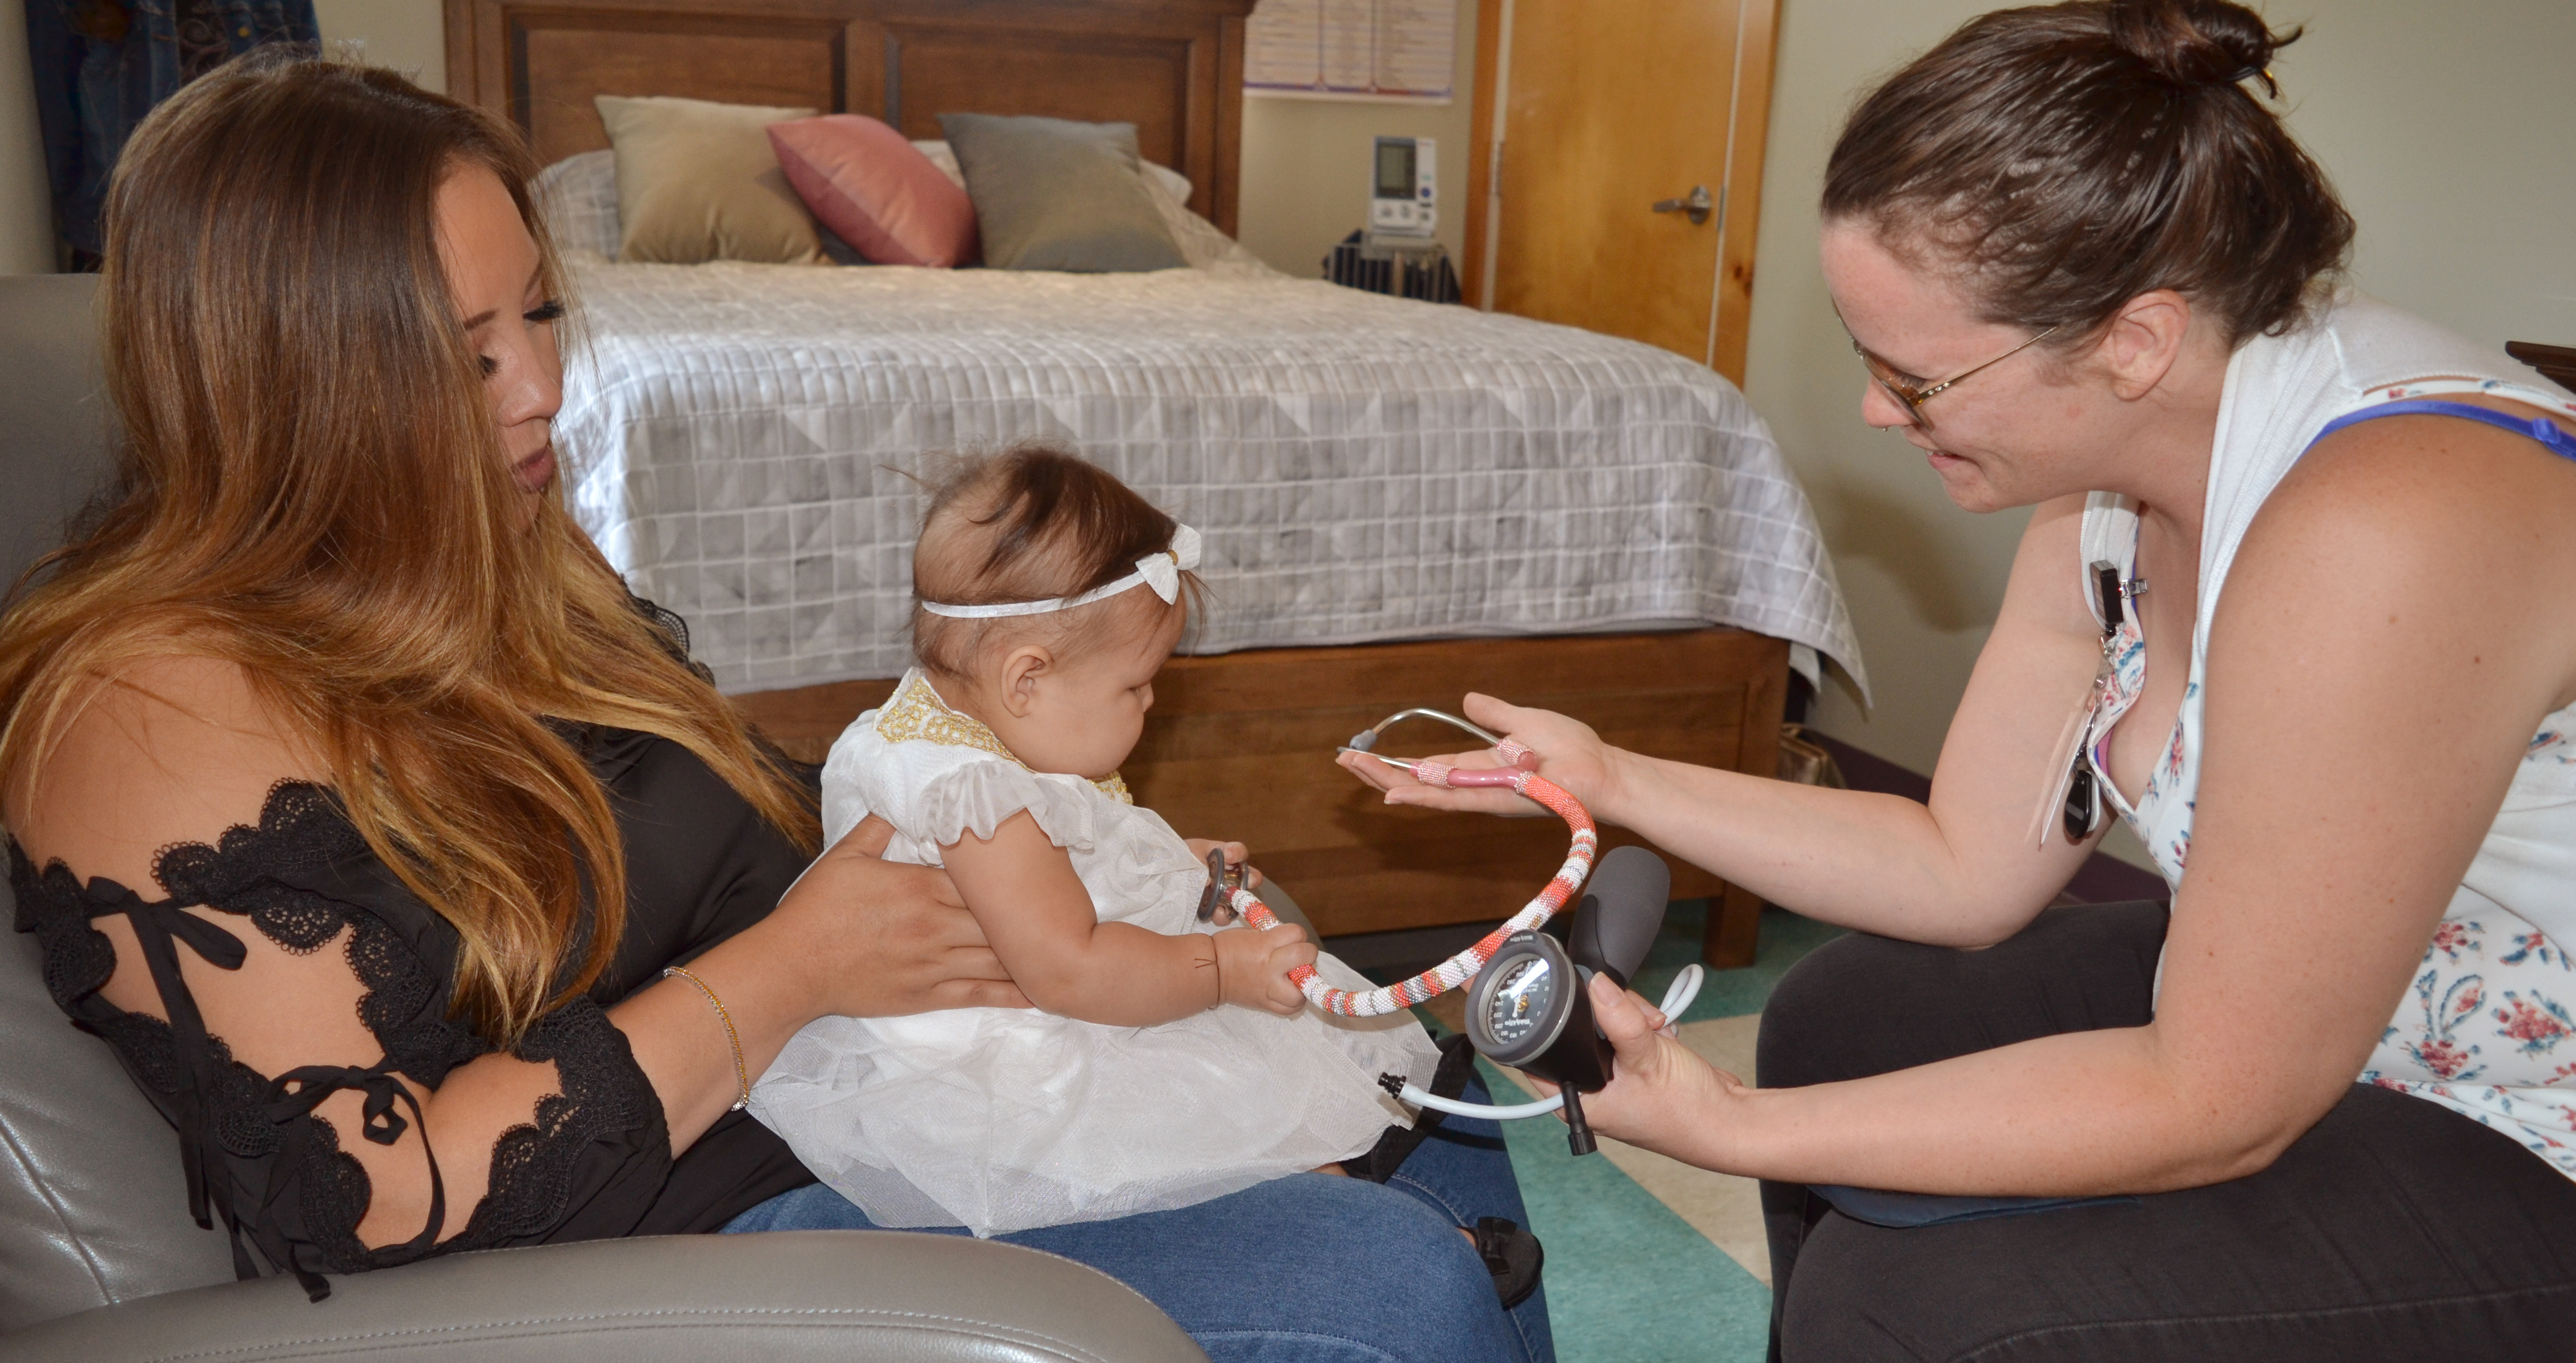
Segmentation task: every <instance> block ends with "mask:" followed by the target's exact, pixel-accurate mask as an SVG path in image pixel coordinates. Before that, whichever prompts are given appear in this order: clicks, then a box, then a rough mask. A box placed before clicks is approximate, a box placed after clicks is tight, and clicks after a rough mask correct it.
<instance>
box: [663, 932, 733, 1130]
mask: <svg viewBox="0 0 2576 1363" xmlns="http://www.w3.org/2000/svg"><path fill="white" fill-rule="evenodd" d="M674 975H677V976H679V977H680V978H681V979H684V980H687V981H688V982H689V983H691V984H694V985H696V986H697V987H698V992H699V993H701V994H704V995H706V996H707V1002H709V1003H712V1004H714V1005H715V1007H716V1021H718V1022H721V1023H723V1024H724V1029H725V1040H726V1041H727V1042H729V1043H731V1044H732V1046H733V1082H734V1085H735V1096H734V1100H733V1106H732V1107H730V1108H727V1109H726V1111H728V1112H740V1111H742V1110H743V1109H744V1108H745V1107H747V1106H749V1105H750V1103H751V1072H750V1071H749V1070H746V1069H744V1068H743V1065H742V1033H740V1032H737V1031H735V1030H734V1029H733V1014H731V1013H728V1012H726V1011H725V1006H724V1000H723V999H720V998H717V997H716V991H714V990H712V989H709V988H707V982H706V981H704V980H702V979H699V978H698V977H697V976H696V975H694V974H692V973H690V972H689V971H686V970H682V969H681V968H680V967H678V966H675V965H669V966H664V967H662V978H663V979H666V980H667V979H669V978H671V977H672V976H674Z"/></svg>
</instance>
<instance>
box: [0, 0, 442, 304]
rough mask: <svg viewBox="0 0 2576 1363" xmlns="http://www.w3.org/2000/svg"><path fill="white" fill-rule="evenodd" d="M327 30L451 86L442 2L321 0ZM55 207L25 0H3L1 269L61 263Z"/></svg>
mask: <svg viewBox="0 0 2576 1363" xmlns="http://www.w3.org/2000/svg"><path fill="white" fill-rule="evenodd" d="M313 8H314V16H315V18H317V19H319V20H320V21H321V25H322V36H323V38H325V39H326V40H329V41H333V42H338V41H344V40H351V39H354V40H357V41H359V42H362V43H364V44H365V55H366V59H367V60H368V61H370V62H373V63H375V64H376V65H378V66H391V67H396V68H399V69H402V70H405V71H409V72H411V73H412V75H413V78H414V79H416V80H419V81H420V82H421V83H422V84H424V85H426V86H428V87H429V88H431V89H433V90H443V89H445V88H446V87H447V48H446V39H445V37H444V36H443V32H442V30H441V28H440V23H441V21H440V18H439V0H315V3H314V6H313ZM52 213H53V206H52V203H51V202H50V200H49V198H48V196H47V191H46V188H45V155H44V143H43V140H42V139H41V138H40V137H39V136H38V135H37V132H36V102H35V91H34V89H33V85H32V77H31V76H30V74H29V72H28V69H27V22H26V8H25V0H0V274H34V273H39V272H43V271H47V270H51V269H53V268H54V228H53V218H52Z"/></svg>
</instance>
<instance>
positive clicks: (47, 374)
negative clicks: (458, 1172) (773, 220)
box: [0, 275, 1205, 1363]
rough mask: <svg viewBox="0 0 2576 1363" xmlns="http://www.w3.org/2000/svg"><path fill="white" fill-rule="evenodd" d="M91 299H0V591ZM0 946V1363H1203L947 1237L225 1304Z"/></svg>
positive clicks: (592, 1246)
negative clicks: (739, 1362)
mask: <svg viewBox="0 0 2576 1363" xmlns="http://www.w3.org/2000/svg"><path fill="white" fill-rule="evenodd" d="M96 282H97V281H96V280H95V278H93V277H84V276H47V275H38V276H22V277H15V278H0V479H5V480H6V481H5V484H0V486H5V488H6V491H5V494H0V576H5V577H14V576H15V575H16V573H17V572H18V571H19V570H20V569H21V568H22V567H24V566H25V565H26V564H27V563H29V562H31V561H32V560H33V559H34V558H35V557H36V556H37V555H38V554H40V553H42V552H43V551H45V550H46V549H49V548H51V547H53V546H54V545H55V544H58V543H60V542H61V538H62V531H63V528H64V525H65V523H66V521H67V520H68V519H69V518H70V517H71V516H73V515H74V514H76V513H77V512H78V511H79V509H80V508H81V507H82V506H83V505H84V504H85V503H86V502H88V500H89V499H90V498H91V497H92V496H94V495H95V494H96V493H97V491H98V490H99V489H100V487H101V484H102V483H103V481H104V477H105V473H106V468H107V458H106V449H107V447H108V431H109V423H108V420H107V417H106V414H105V412H104V408H103V403H102V399H101V398H100V396H99V393H98V387H99V379H98V367H97V359H96V346H95V342H94V340H93V337H94V334H95V333H94V329H93V324H92V321H91V305H92V300H93V295H94V291H95V286H96ZM6 936H7V938H8V940H7V942H6V943H5V944H0V1036H5V1037H6V1038H8V1045H7V1047H6V1048H5V1050H0V1358H6V1359H10V1360H17V1359H28V1360H36V1359H44V1360H55V1359H61V1360H73V1359H77V1360H81V1363H108V1361H109V1360H120V1359H135V1360H144V1359H177V1358H183V1357H184V1358H221V1359H224V1360H227V1363H250V1361H251V1360H259V1359H287V1358H293V1359H299V1360H329V1359H353V1358H358V1357H362V1356H367V1355H374V1354H395V1355H399V1356H400V1357H402V1358H404V1359H406V1360H416V1361H417V1363H466V1361H467V1360H473V1361H474V1363H484V1361H485V1360H502V1359H522V1358H545V1359H549V1360H565V1361H566V1363H582V1360H588V1359H600V1360H608V1359H618V1360H659V1359H672V1360H679V1359H751V1358H759V1359H762V1360H764V1363H794V1361H795V1360H801V1359H815V1360H822V1359H831V1360H835V1361H836V1363H875V1361H876V1360H896V1359H904V1360H938V1361H942V1363H945V1361H947V1360H955V1363H967V1361H968V1360H972V1361H973V1363H1023V1361H1024V1363H1040V1361H1041V1360H1044V1361H1045V1363H1107V1361H1108V1360H1134V1363H1205V1355H1203V1354H1201V1353H1200V1352H1199V1350H1198V1348H1197V1346H1195V1345H1193V1344H1192V1343H1191V1342H1190V1340H1189V1338H1188V1336H1186V1335H1184V1334H1182V1333H1181V1331H1180V1329H1179V1327H1177V1326H1175V1325H1174V1324H1172V1322H1171V1321H1170V1320H1169V1319H1168V1318H1166V1317H1165V1316H1164V1315H1163V1314H1162V1313H1161V1312H1160V1311H1158V1310H1156V1309H1155V1308H1154V1306H1153V1304H1152V1303H1150V1302H1148V1301H1146V1300H1145V1299H1144V1298H1143V1297H1141V1296H1138V1295H1137V1294H1136V1293H1135V1292H1134V1291H1132V1290H1130V1289H1129V1288H1127V1287H1126V1286H1124V1285H1123V1284H1120V1283H1118V1282H1117V1281H1115V1280H1113V1279H1111V1278H1109V1277H1107V1276H1105V1275H1103V1274H1100V1273H1098V1272H1095V1271H1093V1270H1091V1269H1089V1268H1085V1267H1083V1266H1082V1265H1079V1264H1076V1263H1072V1262H1070V1261H1068V1260H1064V1259H1059V1258H1056V1257H1054V1256H1052V1255H1047V1254H1040V1253H1038V1252H1036V1251H1033V1250H1025V1249H1020V1248H1016V1247H1014V1246H1010V1245H1001V1244H995V1243H992V1242H990V1241H978V1240H970V1239H966V1238H963V1237H953V1236H939V1235H918V1234H902V1233H898V1232H892V1231H882V1232H861V1233H849V1232H804V1233H787V1234H767V1235H739V1236H676V1237H669V1238H658V1239H636V1240H610V1241H597V1242H592V1243H587V1244H570V1245H552V1246H547V1247H544V1248H539V1249H521V1250H502V1251H493V1252H489V1253H480V1254H462V1255H456V1256H452V1257H449V1258H444V1259H433V1260H430V1261H428V1262H425V1263H420V1264H414V1265H412V1266H410V1267H406V1268H398V1269H389V1270H385V1271H383V1272H378V1273H369V1274H362V1275H357V1276H353V1277H343V1278H335V1279H333V1292H332V1296H331V1297H330V1299H329V1300H327V1301H324V1302H321V1303H319V1304H315V1303H310V1302H307V1301H306V1300H305V1299H304V1294H303V1293H302V1292H301V1291H300V1290H299V1289H298V1288H297V1287H296V1285H295V1283H294V1281H293V1280H292V1279H281V1278H268V1279H262V1280H260V1281H257V1282H235V1281H233V1273H232V1262H231V1255H230V1251H229V1249H228V1248H227V1247H226V1245H225V1243H224V1240H223V1237H222V1236H221V1235H220V1234H218V1233H216V1232H212V1231H206V1230H200V1229H199V1228H198V1227H197V1225H196V1224H195V1223H194V1222H193V1221H191V1220H189V1218H188V1215H187V1212H186V1205H187V1198H186V1193H185V1189H184V1188H183V1186H182V1182H181V1176H180V1166H179V1160H178V1158H177V1155H178V1151H177V1148H176V1139H175V1137H174V1135H173V1133H172V1132H171V1131H170V1128H169V1127H168V1126H167V1125H166V1124H165V1123H164V1122H163V1121H162V1120H161V1117H160V1115H159V1114H158V1113H157V1112H155V1111H154V1110H153V1108H152V1106H151V1104H149V1103H148V1102H146V1101H145V1100H144V1098H143V1095H142V1094H141V1093H139V1092H137V1091H136V1090H135V1088H134V1086H133V1083H132V1081H131V1080H129V1079H128V1078H127V1077H126V1075H125V1073H124V1071H123V1070H122V1068H121V1067H120V1066H119V1065H118V1063H117V1060H116V1057H115V1054H114V1052H113V1051H111V1050H110V1049H109V1048H108V1046H107V1045H106V1043H104V1042H102V1041H99V1040H97V1039H96V1038H93V1037H91V1036H88V1035H86V1034H84V1033H82V1032H79V1031H76V1030H74V1029H73V1028H72V1027H71V1026H70V1025H69V1024H68V1023H67V1022H66V1021H65V1020H64V1018H63V1016H62V1014H61V1013H60V1012H59V1011H58V1010H56V1009H55V1007H54V1005H53V1002H52V1000H51V999H50V998H49V997H48V996H47V994H46V992H45V986H44V982H43V979H42V978H41V974H40V961H39V959H38V953H37V951H36V948H35V942H34V939H33V938H32V937H29V936H27V935H24V934H19V933H8V934H6Z"/></svg>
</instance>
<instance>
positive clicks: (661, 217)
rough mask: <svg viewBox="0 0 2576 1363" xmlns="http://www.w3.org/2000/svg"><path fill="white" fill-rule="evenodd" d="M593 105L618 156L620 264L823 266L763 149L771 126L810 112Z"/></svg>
mask: <svg viewBox="0 0 2576 1363" xmlns="http://www.w3.org/2000/svg"><path fill="white" fill-rule="evenodd" d="M592 102H593V103H595V104H597V105H598V106H599V121H600V122H602V123H605V124H607V125H608V143H609V146H610V147H612V148H614V149H615V151H616V153H617V220H618V223H619V224H620V226H621V227H622V229H623V235H622V239H621V240H620V242H619V243H618V250H617V258H618V259H619V260H642V261H659V262H662V263H664V264H670V265H694V264H696V263H697V262H699V261H702V260H751V261H762V262H774V263H777V264H782V265H821V264H824V263H825V258H824V255H823V241H822V238H821V237H819V236H817V235H816V234H815V231H814V215H813V214H811V213H808V212H807V211H805V202H804V200H802V199H799V198H797V197H796V189H795V187H794V186H793V185H790V184H788V183H787V172H785V171H783V170H781V169H779V166H778V154H777V153H776V152H774V151H772V150H770V147H769V131H768V129H769V125H770V124H772V123H783V122H786V121H787V120H789V119H795V118H812V117H813V116H814V111H813V110H811V109H770V108H763V107H761V106H759V105H754V104H711V103H708V102H707V101H705V100H702V99H678V98H674V97H671V96H668V95H650V96H645V97H642V98H636V99H622V98H619V97H618V96H615V95H598V96H595V97H594V98H593V101H592Z"/></svg>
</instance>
